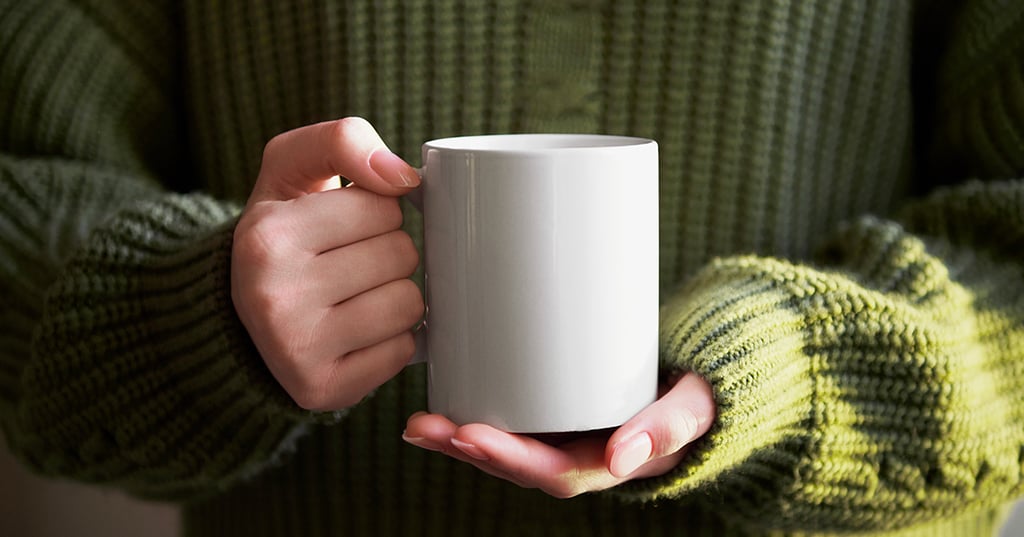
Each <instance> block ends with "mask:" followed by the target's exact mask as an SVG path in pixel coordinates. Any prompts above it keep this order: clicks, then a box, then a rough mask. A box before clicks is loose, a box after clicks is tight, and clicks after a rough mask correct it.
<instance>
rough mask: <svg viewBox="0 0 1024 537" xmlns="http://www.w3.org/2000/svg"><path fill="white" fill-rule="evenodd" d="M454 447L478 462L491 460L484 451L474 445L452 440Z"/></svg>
mask: <svg viewBox="0 0 1024 537" xmlns="http://www.w3.org/2000/svg"><path fill="white" fill-rule="evenodd" d="M452 445H453V446H455V447H457V448H459V451H461V452H463V453H465V454H466V455H469V456H470V457H473V458H474V459H476V460H478V461H489V460H491V458H490V457H488V456H487V454H486V453H484V452H483V450H481V449H480V448H478V447H476V446H475V445H473V444H470V443H469V442H463V441H461V440H457V439H455V438H452Z"/></svg>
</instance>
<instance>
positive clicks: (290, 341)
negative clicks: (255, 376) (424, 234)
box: [231, 117, 423, 410]
mask: <svg viewBox="0 0 1024 537" xmlns="http://www.w3.org/2000/svg"><path fill="white" fill-rule="evenodd" d="M339 176H341V177H345V178H347V179H348V180H350V181H351V182H352V184H351V185H349V186H347V187H345V188H342V187H341V181H340V179H339ZM418 185H419V176H418V174H417V173H416V171H415V170H414V169H412V168H411V167H410V166H409V165H408V164H406V163H405V162H404V161H402V159H401V158H399V157H398V156H396V155H394V154H393V153H392V152H391V151H389V150H388V149H387V147H386V146H385V144H384V142H383V141H381V139H380V136H379V135H378V134H377V132H376V131H375V130H374V129H373V127H372V126H371V125H370V124H369V123H368V122H366V121H365V120H363V119H361V118H354V117H350V118H344V119H340V120H337V121H330V122H325V123H319V124H315V125H309V126H305V127H301V128H298V129H295V130H291V131H288V132H285V133H283V134H280V135H278V136H276V137H274V138H273V139H272V140H270V142H269V143H267V145H266V148H265V149H264V152H263V161H262V165H261V169H260V172H259V176H258V178H257V180H256V184H255V186H254V187H253V191H252V193H251V195H250V197H249V200H248V202H247V203H246V206H245V208H244V210H243V211H242V214H241V217H240V218H239V221H238V224H237V226H236V228H235V232H234V243H233V246H232V253H231V297H232V300H233V302H234V306H235V310H236V312H237V313H238V316H239V318H240V319H241V321H242V324H243V325H244V326H245V327H246V329H247V330H248V332H249V334H250V336H251V337H252V340H253V342H254V343H255V345H256V348H257V349H258V350H259V352H260V354H261V356H262V357H263V359H264V361H265V362H266V364H267V366H268V368H269V369H270V371H271V373H272V374H273V375H274V377H275V378H276V379H277V380H278V382H280V384H281V385H282V386H283V387H284V388H285V390H286V391H287V392H288V394H289V395H290V396H291V397H292V398H293V399H294V400H295V402H296V403H297V404H298V405H300V406H302V407H303V408H306V409H310V410H339V409H343V408H347V407H350V406H352V405H354V404H356V403H358V402H359V401H360V400H361V399H362V398H363V397H364V396H366V394H367V393H369V392H370V391H372V390H373V389H374V388H376V387H377V386H379V385H381V384H383V383H384V382H386V381H387V380H388V379H390V378H391V377H393V376H394V375H395V374H397V373H398V372H399V371H401V370H402V368H403V367H404V366H405V365H406V364H407V363H408V361H409V359H410V357H411V356H412V355H413V352H414V350H415V343H414V340H413V335H412V333H411V331H410V329H411V328H412V327H413V326H414V325H415V324H416V323H417V322H418V321H419V320H420V319H421V317H422V315H423V297H422V294H421V293H420V291H419V288H418V287H417V286H416V284H414V283H413V282H412V281H411V280H409V279H408V278H409V276H410V275H411V274H412V273H413V271H414V270H415V269H416V266H417V264H418V263H419V255H418V253H417V251H416V248H415V246H414V244H413V242H412V239H411V238H410V237H409V236H408V235H407V234H406V233H405V232H403V231H401V230H400V226H401V224H402V212H401V209H400V207H399V204H398V197H399V196H402V195H404V194H406V193H408V192H410V191H411V190H412V189H414V188H415V187H417V186H418Z"/></svg>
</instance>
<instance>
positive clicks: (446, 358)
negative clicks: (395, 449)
mask: <svg viewBox="0 0 1024 537" xmlns="http://www.w3.org/2000/svg"><path fill="white" fill-rule="evenodd" d="M421 173H422V175H423V181H422V184H423V187H422V201H421V203H422V209H423V217H424V266H425V273H426V276H425V286H426V303H427V315H426V328H425V333H426V349H425V351H424V350H421V352H420V354H421V355H422V354H425V355H426V361H427V367H428V379H429V388H428V393H429V401H428V408H429V410H430V411H431V412H434V413H440V414H444V415H446V416H448V417H449V418H450V419H451V420H452V421H454V422H455V423H458V424H466V423H486V424H489V425H492V426H494V427H497V428H499V429H503V430H506V431H510V432H525V433H545V432H569V431H586V430H592V429H601V428H606V427H613V426H617V425H621V424H622V423H624V422H625V421H627V420H628V419H629V418H630V417H632V416H634V415H635V414H636V413H637V412H639V411H640V410H641V409H643V408H644V407H646V406H647V405H649V404H650V403H651V402H653V401H654V400H655V398H656V396H657V372H658V146H657V144H656V143H655V142H654V141H652V140H646V139H641V138H629V137H620V136H602V135H554V134H523V135H491V136H467V137H459V138H445V139H440V140H434V141H431V142H427V143H426V144H424V145H423V168H422V170H421Z"/></svg>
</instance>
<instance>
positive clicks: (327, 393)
mask: <svg viewBox="0 0 1024 537" xmlns="http://www.w3.org/2000/svg"><path fill="white" fill-rule="evenodd" d="M415 347H416V344H415V342H414V341H413V336H412V333H411V332H409V331H406V332H403V333H400V334H398V335H396V336H394V337H392V338H389V339H386V340H384V341H381V342H379V343H377V344H375V345H371V346H369V347H365V348H362V349H359V350H357V351H353V352H350V353H349V354H347V355H346V356H345V357H344V358H342V359H340V360H337V361H335V362H333V364H332V366H331V367H329V368H328V370H327V372H326V374H325V377H324V378H325V380H324V382H323V383H321V386H320V391H319V393H316V394H313V396H314V397H315V398H316V400H315V401H314V402H313V406H314V407H315V408H311V407H309V406H307V407H305V408H309V409H310V410H341V409H344V408H349V407H351V406H354V405H356V404H357V403H359V401H360V400H362V398H363V397H365V396H366V395H367V394H368V393H370V392H371V391H373V390H374V389H376V388H377V387H378V386H380V385H382V384H384V383H385V382H387V381H388V380H390V379H391V378H392V377H394V376H395V375H397V374H398V372H399V371H401V370H402V369H403V368H405V364H406V363H408V362H409V358H410V357H411V356H412V354H413V352H415Z"/></svg>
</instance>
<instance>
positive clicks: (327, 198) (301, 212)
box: [291, 187, 402, 253]
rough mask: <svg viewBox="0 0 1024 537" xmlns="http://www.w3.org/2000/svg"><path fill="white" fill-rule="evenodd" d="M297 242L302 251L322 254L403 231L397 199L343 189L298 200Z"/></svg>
mask: <svg viewBox="0 0 1024 537" xmlns="http://www.w3.org/2000/svg"><path fill="white" fill-rule="evenodd" d="M291 203H292V204H293V205H294V208H293V209H291V211H292V214H294V215H297V216H296V217H297V218H298V219H299V221H298V222H296V224H295V227H296V228H298V229H299V230H300V231H301V233H297V237H296V239H295V240H296V241H297V242H298V243H299V244H298V246H299V247H301V248H302V249H304V250H306V251H309V252H314V253H322V252H325V251H328V250H332V249H334V248H338V247H341V246H345V245H348V244H352V243H355V242H358V241H361V240H363V239H368V238H370V237H375V236H377V235H380V234H382V233H387V232H388V231H394V230H396V229H399V228H401V227H402V208H401V207H400V206H399V204H398V199H397V198H391V197H387V196H380V195H378V194H374V193H373V192H370V191H368V190H363V189H362V188H357V187H352V188H340V189H335V190H328V191H325V192H317V193H315V194H311V195H308V196H302V197H300V198H296V199H295V200H292V202H291Z"/></svg>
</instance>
